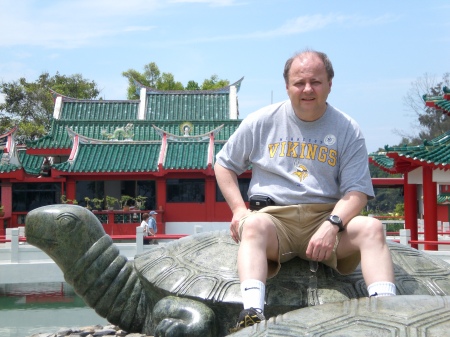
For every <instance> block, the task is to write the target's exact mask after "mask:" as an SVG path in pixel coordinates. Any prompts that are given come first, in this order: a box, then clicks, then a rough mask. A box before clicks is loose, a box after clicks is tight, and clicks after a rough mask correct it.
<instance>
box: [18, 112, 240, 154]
mask: <svg viewBox="0 0 450 337" xmlns="http://www.w3.org/2000/svg"><path fill="white" fill-rule="evenodd" d="M132 123H133V125H134V130H133V133H134V138H133V140H135V141H160V140H161V136H160V135H159V134H158V133H157V132H156V130H155V129H154V128H153V126H152V125H153V124H154V125H155V126H157V127H158V128H160V129H163V130H164V131H166V132H168V133H172V134H176V135H180V136H182V135H183V134H182V132H181V130H180V125H181V124H182V123H179V122H175V123H174V122H172V121H158V122H155V123H150V122H148V121H142V120H139V121H133V122H132ZM240 123H241V121H238V120H232V121H230V120H225V121H224V120H222V121H200V122H198V121H193V122H191V124H192V126H193V128H192V130H191V135H192V136H196V135H201V134H205V133H208V132H211V131H212V130H214V129H215V128H217V127H219V126H220V125H223V124H224V127H223V128H222V129H221V130H220V131H219V132H218V133H217V134H216V135H215V138H216V140H218V141H220V140H227V139H228V138H229V137H230V136H231V134H233V132H234V131H235V130H236V129H237V127H238V126H239V124H240ZM125 124H126V123H124V122H123V121H68V120H58V119H54V120H53V122H52V128H51V131H50V133H49V134H48V135H46V136H44V137H42V138H40V139H38V140H36V141H32V142H27V147H28V148H31V149H55V148H62V149H70V148H71V147H72V140H71V138H70V136H69V134H68V132H67V128H70V129H71V130H73V131H74V132H75V133H77V134H80V135H82V136H85V137H89V138H94V139H100V140H106V138H105V137H103V136H102V134H101V133H102V131H103V130H106V132H107V133H113V132H114V130H115V129H117V128H119V127H124V126H125Z"/></svg>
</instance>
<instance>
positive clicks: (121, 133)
mask: <svg viewBox="0 0 450 337" xmlns="http://www.w3.org/2000/svg"><path fill="white" fill-rule="evenodd" d="M133 130H134V124H133V123H128V124H127V125H125V126H121V127H118V128H116V129H115V130H114V132H113V133H108V132H107V131H106V130H105V129H103V130H102V132H101V135H102V136H103V137H106V138H107V139H108V140H122V139H123V140H133V137H134V133H133Z"/></svg>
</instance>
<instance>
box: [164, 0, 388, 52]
mask: <svg viewBox="0 0 450 337" xmlns="http://www.w3.org/2000/svg"><path fill="white" fill-rule="evenodd" d="M175 1H178V0H175ZM179 1H189V0H179ZM393 20H396V18H394V17H393V16H391V15H389V14H386V15H382V16H379V17H374V18H366V17H361V16H350V15H341V14H336V13H331V14H328V15H322V14H316V15H306V16H300V17H297V18H295V19H291V20H288V21H286V22H285V23H284V24H282V25H281V26H280V27H278V28H275V29H272V30H263V31H255V32H250V33H243V34H230V35H219V36H213V37H203V38H196V39H191V40H187V41H186V40H185V41H173V42H172V43H177V44H179V43H184V44H190V43H205V42H216V41H228V40H246V39H266V38H275V37H280V36H289V35H297V34H303V33H306V32H310V31H316V30H320V29H324V28H326V27H328V26H331V25H346V26H362V25H365V26H367V25H380V24H384V23H387V22H391V21H393Z"/></svg>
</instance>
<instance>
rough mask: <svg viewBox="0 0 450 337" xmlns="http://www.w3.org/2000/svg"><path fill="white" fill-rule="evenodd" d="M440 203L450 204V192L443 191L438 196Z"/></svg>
mask: <svg viewBox="0 0 450 337" xmlns="http://www.w3.org/2000/svg"><path fill="white" fill-rule="evenodd" d="M437 203H438V204H441V205H442V204H450V194H449V193H441V194H438V196H437Z"/></svg>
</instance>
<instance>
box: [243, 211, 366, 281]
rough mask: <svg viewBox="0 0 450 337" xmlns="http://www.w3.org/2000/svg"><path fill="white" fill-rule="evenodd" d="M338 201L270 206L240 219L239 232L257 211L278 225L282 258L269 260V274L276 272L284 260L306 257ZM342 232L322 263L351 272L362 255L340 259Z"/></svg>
mask: <svg viewBox="0 0 450 337" xmlns="http://www.w3.org/2000/svg"><path fill="white" fill-rule="evenodd" d="M334 206H335V204H299V205H291V206H268V207H265V208H262V209H260V210H259V211H252V213H251V214H249V215H247V216H245V217H243V218H242V219H241V221H240V222H239V236H241V234H242V230H243V227H244V226H245V221H246V220H247V219H248V218H249V217H251V216H253V215H254V214H257V213H258V214H261V213H262V214H264V215H266V216H267V217H269V218H270V220H271V221H272V222H273V224H274V225H275V228H276V231H277V235H278V261H277V262H273V263H271V261H269V269H268V277H269V278H270V277H273V276H275V275H276V274H277V273H278V271H279V270H280V267H281V266H280V263H283V262H287V261H289V260H291V259H293V258H294V257H296V256H298V257H300V258H302V259H304V260H309V259H308V258H307V257H306V248H307V247H308V244H309V241H310V240H311V237H312V236H313V235H314V233H315V232H316V231H317V229H318V228H319V227H320V226H321V225H322V224H323V222H324V221H325V220H326V218H327V217H328V216H329V215H330V213H331V211H332V210H333V208H334ZM341 234H342V233H338V235H337V237H336V242H335V244H334V248H333V253H332V254H331V256H330V258H329V259H327V260H323V261H321V263H323V264H326V265H327V266H330V267H331V268H333V269H335V270H336V271H337V272H339V273H340V274H350V273H352V272H353V271H354V270H355V269H356V267H357V266H358V264H359V262H360V260H361V255H360V253H359V252H356V253H354V254H352V255H350V256H348V257H346V258H345V259H340V260H337V257H336V249H337V246H338V244H339V240H340V238H341Z"/></svg>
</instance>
